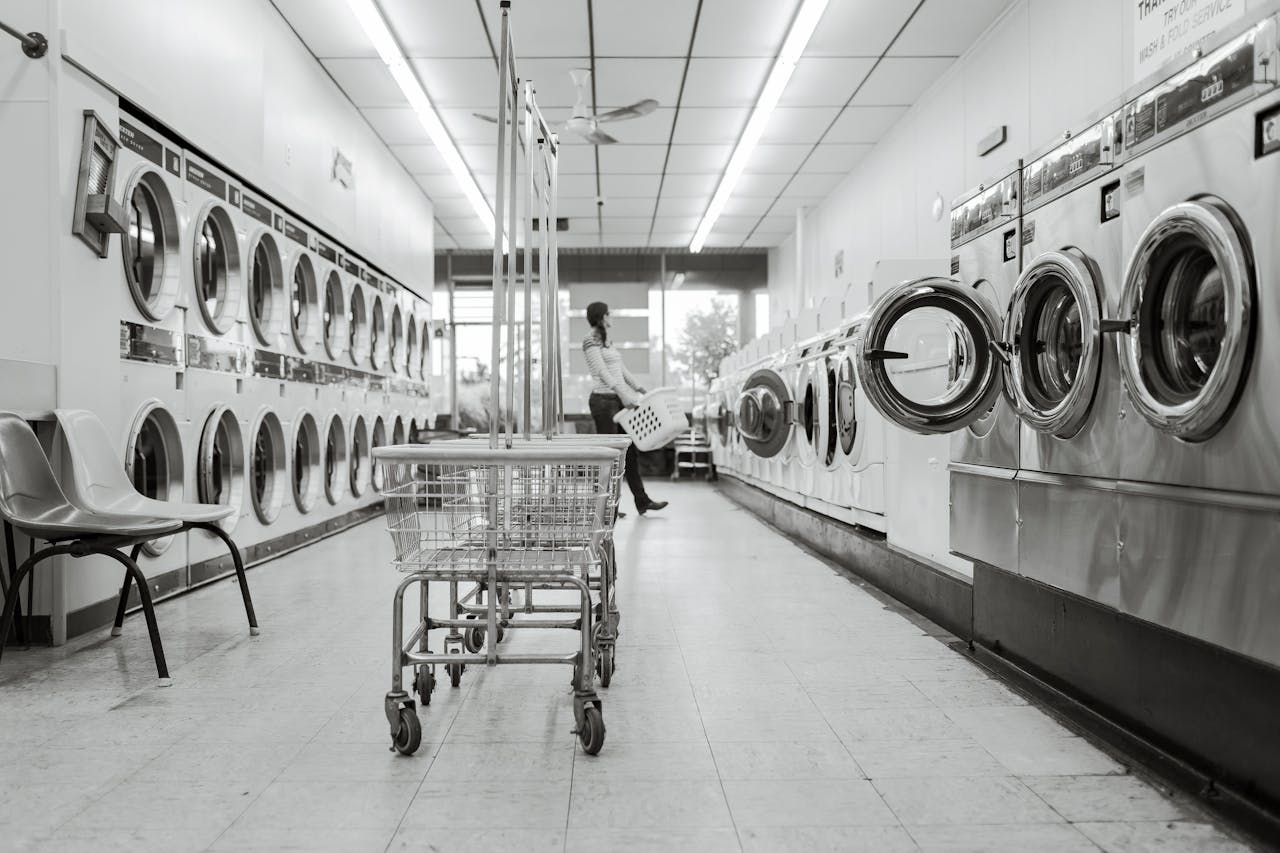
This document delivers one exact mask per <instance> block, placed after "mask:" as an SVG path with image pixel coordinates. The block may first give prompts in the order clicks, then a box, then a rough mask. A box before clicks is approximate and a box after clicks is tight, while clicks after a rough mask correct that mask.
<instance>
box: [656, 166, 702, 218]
mask: <svg viewBox="0 0 1280 853" xmlns="http://www.w3.org/2000/svg"><path fill="white" fill-rule="evenodd" d="M667 180H668V181H670V180H671V176H670V175H668V176H667ZM664 189H665V188H664ZM710 203H711V196H709V195H707V196H683V197H682V196H671V195H667V193H666V192H665V191H664V192H663V193H662V198H660V199H658V215H659V216H663V217H666V216H698V217H701V216H702V214H703V212H704V211H705V210H706V209H707V205H708V204H710Z"/></svg>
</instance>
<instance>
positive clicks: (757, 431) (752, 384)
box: [735, 367, 795, 459]
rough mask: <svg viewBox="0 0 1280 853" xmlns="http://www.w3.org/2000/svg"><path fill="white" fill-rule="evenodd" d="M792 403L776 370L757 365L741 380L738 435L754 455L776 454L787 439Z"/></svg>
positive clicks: (789, 434) (788, 391) (788, 392)
mask: <svg viewBox="0 0 1280 853" xmlns="http://www.w3.org/2000/svg"><path fill="white" fill-rule="evenodd" d="M794 405H795V404H794V402H793V401H792V399H791V392H790V390H789V389H788V388H787V384H786V383H785V382H783V381H782V377H781V376H779V375H778V373H777V371H775V370H773V369H771V368H767V367H766V368H761V369H760V370H757V371H755V372H754V373H752V374H751V375H750V376H749V377H747V381H746V382H745V383H743V386H742V392H741V393H740V394H739V395H738V403H737V406H736V407H735V409H736V411H737V422H738V434H739V436H740V437H741V438H742V441H743V443H744V444H746V445H747V447H748V448H749V449H750V450H751V452H752V453H754V454H755V455H757V456H759V457H761V458H763V459H771V458H773V457H774V456H777V455H778V454H779V453H780V452H781V451H782V448H783V447H785V446H786V444H787V441H788V440H789V439H790V438H791V432H792V426H793V418H794V415H793V412H792V409H793V407H794Z"/></svg>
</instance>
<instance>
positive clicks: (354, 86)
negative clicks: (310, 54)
mask: <svg viewBox="0 0 1280 853" xmlns="http://www.w3.org/2000/svg"><path fill="white" fill-rule="evenodd" d="M320 64H321V65H323V66H324V68H325V70H326V71H328V72H329V75H330V76H331V77H333V79H334V81H335V82H336V83H337V84H338V85H339V86H340V87H341V88H342V91H343V92H345V93H346V95H347V97H348V98H350V99H351V103H353V104H355V105H356V106H357V107H403V106H408V102H407V101H405V98H404V94H403V93H402V92H401V91H400V87H399V86H398V85H396V81H395V80H393V79H392V78H391V72H390V71H388V70H387V66H386V65H385V64H383V62H382V60H381V59H377V58H374V59H350V58H341V59H322V60H320Z"/></svg>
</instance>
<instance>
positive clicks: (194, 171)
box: [187, 160, 227, 200]
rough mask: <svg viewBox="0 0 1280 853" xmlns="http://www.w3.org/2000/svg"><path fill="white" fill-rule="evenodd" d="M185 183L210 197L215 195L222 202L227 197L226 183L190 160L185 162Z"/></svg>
mask: <svg viewBox="0 0 1280 853" xmlns="http://www.w3.org/2000/svg"><path fill="white" fill-rule="evenodd" d="M187 181H188V182H189V183H192V184H195V185H196V186H198V187H200V188H201V189H202V190H204V191H205V192H207V193H209V194H210V195H216V196H217V197H218V198H220V199H224V200H225V199H226V197H227V182H226V181H224V180H222V178H219V177H218V176H217V175H214V174H210V173H209V172H207V171H205V170H204V169H202V168H200V167H199V166H197V165H196V164H195V163H192V162H191V161H190V160H188V161H187Z"/></svg>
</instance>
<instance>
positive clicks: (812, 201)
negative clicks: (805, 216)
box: [769, 195, 822, 218]
mask: <svg viewBox="0 0 1280 853" xmlns="http://www.w3.org/2000/svg"><path fill="white" fill-rule="evenodd" d="M820 204H822V199H820V198H804V197H800V196H788V195H780V196H778V197H777V198H776V199H775V200H774V202H773V207H772V208H770V209H769V214H770V216H786V217H788V218H794V217H795V215H796V211H797V210H799V209H800V208H802V207H817V206H818V205H820Z"/></svg>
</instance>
